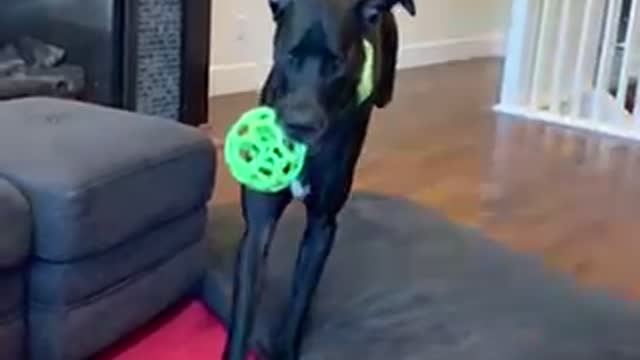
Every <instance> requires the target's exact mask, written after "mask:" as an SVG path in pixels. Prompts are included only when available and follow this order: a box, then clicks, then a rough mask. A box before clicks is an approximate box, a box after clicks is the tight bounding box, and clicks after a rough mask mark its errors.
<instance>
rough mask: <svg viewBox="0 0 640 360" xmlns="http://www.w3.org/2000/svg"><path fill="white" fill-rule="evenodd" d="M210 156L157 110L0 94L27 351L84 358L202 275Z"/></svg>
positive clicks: (192, 134)
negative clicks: (25, 239) (19, 205)
mask: <svg viewBox="0 0 640 360" xmlns="http://www.w3.org/2000/svg"><path fill="white" fill-rule="evenodd" d="M215 165H216V164H215V150H214V147H213V145H212V144H211V142H210V141H209V139H208V138H207V137H206V136H205V135H204V134H201V133H200V132H199V131H198V130H197V129H193V128H190V127H186V126H183V125H181V124H178V123H175V122H172V121H169V120H164V119H160V118H154V117H148V116H143V115H139V114H134V113H128V112H124V111H118V110H113V109H108V108H103V107H97V106H93V105H89V104H84V103H79V102H72V101H65V100H54V99H46V98H31V99H22V100H15V101H8V102H0V175H2V176H4V177H6V178H7V179H8V180H9V181H10V182H12V183H13V184H14V185H16V186H17V187H18V188H19V189H20V191H21V192H22V193H23V194H25V196H26V198H27V199H28V201H29V204H30V206H31V212H32V217H33V229H34V230H33V235H32V240H33V249H32V254H33V259H32V260H31V264H30V268H31V270H30V274H29V298H28V308H29V315H28V318H29V339H28V343H29V345H28V346H29V352H30V357H31V359H34V360H39V359H43V360H44V359H46V360H74V359H86V358H88V357H90V356H93V355H94V354H96V353H97V352H99V351H101V350H103V349H104V348H105V347H107V346H109V345H111V344H113V343H114V342H116V341H118V340H119V339H121V338H122V337H123V336H125V335H127V334H129V333H131V332H132V331H133V330H135V329H137V328H138V327H139V326H141V325H143V324H144V323H146V322H148V321H149V320H150V319H152V318H153V317H154V316H155V315H157V314H158V313H159V312H161V311H162V310H164V309H166V308H167V307H168V306H170V305H172V304H173V303H175V302H176V301H178V300H179V299H180V298H181V297H182V296H185V295H186V294H187V293H188V292H189V290H190V288H191V287H193V286H194V285H195V284H196V283H197V281H199V280H200V277H201V276H202V274H203V269H204V257H203V255H204V244H203V232H204V228H205V221H206V204H207V202H208V200H209V198H210V195H211V192H212V190H213V185H214V175H215ZM1 306H2V302H0V309H1ZM0 336H1V335H0Z"/></svg>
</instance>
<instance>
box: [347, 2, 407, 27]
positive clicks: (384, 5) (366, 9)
mask: <svg viewBox="0 0 640 360" xmlns="http://www.w3.org/2000/svg"><path fill="white" fill-rule="evenodd" d="M398 4H400V5H402V6H403V7H404V8H405V10H407V12H408V13H409V14H410V15H411V16H415V15H416V4H415V3H414V1H413V0H360V3H359V6H358V11H359V12H360V14H359V15H360V17H361V18H362V19H363V20H364V23H365V25H373V24H376V23H377V22H378V21H379V19H380V15H382V14H383V13H385V12H389V11H391V9H393V7H394V6H396V5H398Z"/></svg>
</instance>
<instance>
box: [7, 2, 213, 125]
mask: <svg viewBox="0 0 640 360" xmlns="http://www.w3.org/2000/svg"><path fill="white" fill-rule="evenodd" d="M210 6H211V5H210V0H2V5H0V50H2V48H3V45H4V49H5V52H6V51H9V53H10V54H13V53H15V52H16V51H14V49H17V50H19V51H17V53H21V51H22V52H24V51H25V50H24V49H25V46H23V44H25V43H26V44H36V46H35V47H34V46H31V47H26V49H27V50H26V51H27V52H29V53H36V54H37V53H39V54H43V53H44V54H45V55H49V56H50V57H51V56H53V58H54V59H56V60H57V58H55V55H60V54H63V55H64V58H63V59H59V61H58V62H56V64H55V66H51V69H48V70H47V71H44V70H38V66H37V65H38V64H37V63H36V64H35V65H34V64H33V59H31V60H32V61H31V64H29V61H25V62H26V63H27V66H26V67H25V68H26V69H27V70H26V71H25V70H22V71H21V72H20V73H19V75H20V76H13V78H12V79H13V81H17V80H16V79H18V80H20V79H26V80H29V76H31V75H32V74H37V75H40V76H41V75H42V73H45V74H50V73H51V71H53V70H55V71H54V72H53V74H54V75H55V76H53V77H52V76H49V77H48V78H45V79H48V80H50V79H57V77H60V76H69V75H67V73H66V72H65V71H67V72H68V71H73V70H76V72H73V74H75V75H76V82H75V83H73V84H74V86H72V88H73V90H76V91H75V92H69V94H68V95H69V96H73V97H75V98H78V99H80V100H83V101H87V102H92V103H96V104H101V105H106V106H112V107H117V108H123V109H127V110H132V111H136V112H140V113H145V114H150V115H157V116H162V117H165V118H169V119H175V120H177V121H180V122H183V123H188V124H192V125H198V124H202V123H205V122H206V121H207V103H208V101H207V100H208V67H209V40H210ZM30 41H31V42H30ZM38 46H39V48H38ZM7 49H8V50H7ZM34 49H36V50H38V49H40V50H42V51H40V52H38V51H34ZM47 49H48V50H49V52H47V51H46V50H47ZM43 51H44V52H43ZM6 55H7V54H5V57H6ZM1 56H2V52H1V51H0V57H1ZM24 57H25V56H23V58H24ZM26 57H28V56H26ZM44 59H45V60H46V57H45V58H44ZM36 60H37V59H36ZM41 62H46V61H41ZM49 65H51V64H49ZM40 67H42V66H40ZM52 69H53V70H52ZM62 69H65V71H63V70H62ZM69 69H71V70H69ZM77 70H80V71H81V75H82V79H81V80H78V79H80V78H79V77H78V76H79V75H78V71H77ZM1 75H2V74H1V73H0V82H2V79H3V77H2V76H1ZM6 75H7V74H5V77H4V79H5V80H6V79H7V78H11V77H9V76H6ZM33 76H35V75H33ZM38 79H42V76H41V78H38ZM78 84H80V85H78ZM0 85H1V84H0ZM55 85H56V86H51V89H52V90H51V91H54V90H60V86H59V84H57V83H56V84H55ZM80 87H81V88H80ZM65 90H66V89H65ZM34 91H35V90H34ZM37 91H46V89H45V90H43V89H42V88H37Z"/></svg>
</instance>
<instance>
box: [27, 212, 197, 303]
mask: <svg viewBox="0 0 640 360" xmlns="http://www.w3.org/2000/svg"><path fill="white" fill-rule="evenodd" d="M206 217H207V215H206V210H205V208H204V207H203V208H201V209H198V210H197V211H195V212H192V213H188V214H186V215H185V216H183V217H181V218H179V219H176V220H175V221H172V222H170V223H168V224H163V225H162V226H159V227H157V228H155V229H152V230H150V231H149V232H148V233H146V234H144V235H142V236H140V238H137V239H131V240H129V241H127V243H126V244H125V245H124V246H117V247H115V248H113V249H111V250H110V251H107V252H105V253H103V254H99V255H97V256H93V257H90V258H83V259H80V260H78V261H73V262H65V263H58V262H49V261H43V260H35V261H34V262H33V264H32V265H31V274H30V279H31V281H30V291H29V297H30V301H31V303H38V304H44V305H55V304H67V305H71V304H78V303H83V302H85V301H87V299H90V298H92V297H94V296H96V295H97V294H100V293H102V292H103V291H105V290H106V289H109V288H110V287H112V286H114V285H115V284H118V283H120V282H122V281H124V280H125V279H127V278H132V277H135V276H137V275H138V274H140V273H142V272H144V271H146V270H147V269H148V268H150V267H154V266H156V265H157V264H159V263H162V262H165V261H167V259H169V258H171V257H173V256H175V255H176V254H177V253H179V252H180V251H182V250H183V249H184V248H186V247H188V246H190V245H192V244H194V243H196V242H199V241H201V240H202V239H203V237H204V229H205V222H206Z"/></svg>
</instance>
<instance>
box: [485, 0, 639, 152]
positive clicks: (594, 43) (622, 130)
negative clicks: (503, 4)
mask: <svg viewBox="0 0 640 360" xmlns="http://www.w3.org/2000/svg"><path fill="white" fill-rule="evenodd" d="M639 77H640V0H513V7H512V12H511V26H510V29H509V33H508V41H507V49H506V61H505V66H504V74H503V79H502V88H501V96H500V101H499V103H498V105H496V110H498V111H500V112H504V113H508V114H512V115H517V116H520V117H525V118H528V119H535V120H542V121H547V122H552V123H556V124H561V125H565V126H570V127H576V128H582V129H588V130H594V131H599V132H603V133H607V134H610V135H616V136H623V137H629V138H634V139H638V140H640V92H639V91H637V90H638V83H639V81H638V78H639Z"/></svg>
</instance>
